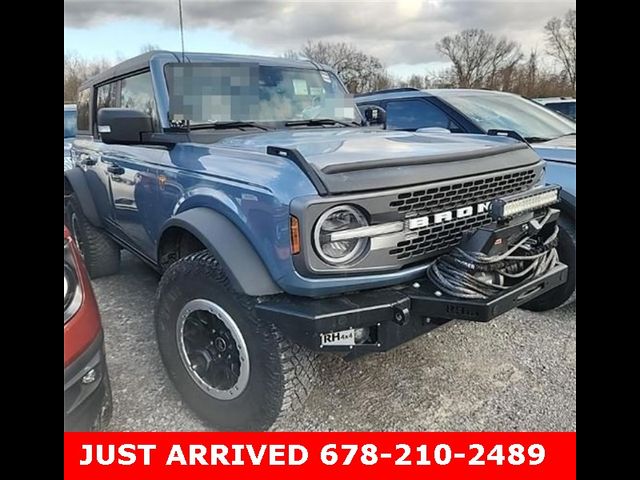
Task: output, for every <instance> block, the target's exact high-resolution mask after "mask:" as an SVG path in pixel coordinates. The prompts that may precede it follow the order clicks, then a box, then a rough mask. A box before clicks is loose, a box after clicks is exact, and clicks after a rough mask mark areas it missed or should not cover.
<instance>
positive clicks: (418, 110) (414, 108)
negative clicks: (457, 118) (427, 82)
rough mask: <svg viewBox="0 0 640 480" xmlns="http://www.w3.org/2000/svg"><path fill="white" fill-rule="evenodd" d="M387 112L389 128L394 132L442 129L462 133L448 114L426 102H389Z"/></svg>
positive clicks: (417, 100)
mask: <svg viewBox="0 0 640 480" xmlns="http://www.w3.org/2000/svg"><path fill="white" fill-rule="evenodd" d="M386 110H387V126H388V128H389V129H392V130H416V129H418V128H425V127H441V128H447V129H449V130H451V131H452V132H454V133H455V132H460V131H461V130H460V127H459V126H458V125H457V124H456V123H455V122H454V121H453V120H451V119H450V118H449V116H448V115H447V114H446V113H444V112H443V111H442V110H440V109H439V108H438V107H436V106H435V105H433V104H432V103H430V102H428V101H426V100H419V99H416V100H394V101H390V102H387V108H386Z"/></svg>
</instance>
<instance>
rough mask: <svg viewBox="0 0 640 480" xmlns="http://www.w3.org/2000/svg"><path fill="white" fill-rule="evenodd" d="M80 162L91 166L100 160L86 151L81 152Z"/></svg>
mask: <svg viewBox="0 0 640 480" xmlns="http://www.w3.org/2000/svg"><path fill="white" fill-rule="evenodd" d="M80 163H81V164H82V165H87V166H91V165H95V164H96V163H98V160H96V159H95V158H91V156H90V155H88V154H86V153H81V154H80Z"/></svg>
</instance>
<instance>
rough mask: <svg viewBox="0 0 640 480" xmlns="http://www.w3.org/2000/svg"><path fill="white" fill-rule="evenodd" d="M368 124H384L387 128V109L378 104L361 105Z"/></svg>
mask: <svg viewBox="0 0 640 480" xmlns="http://www.w3.org/2000/svg"><path fill="white" fill-rule="evenodd" d="M359 108H360V111H361V112H362V115H363V116H364V119H365V121H366V122H367V125H382V126H383V128H387V111H386V110H385V109H384V108H382V107H379V106H377V105H362V106H360V107H359Z"/></svg>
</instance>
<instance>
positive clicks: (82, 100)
mask: <svg viewBox="0 0 640 480" xmlns="http://www.w3.org/2000/svg"><path fill="white" fill-rule="evenodd" d="M90 101H91V89H90V88H85V89H84V90H81V91H80V93H78V131H79V132H88V131H89V104H90Z"/></svg>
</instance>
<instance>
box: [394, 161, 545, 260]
mask: <svg viewBox="0 0 640 480" xmlns="http://www.w3.org/2000/svg"><path fill="white" fill-rule="evenodd" d="M536 179H537V175H536V171H535V170H534V169H531V170H519V171H515V172H510V173H503V174H500V175H496V176H485V177H482V178H471V179H468V180H465V181H460V182H458V183H454V184H449V185H441V186H438V187H434V188H428V187H423V188H416V189H415V190H413V191H410V192H403V193H400V194H398V195H397V196H396V198H395V199H394V200H392V201H391V202H390V203H389V206H390V207H391V208H392V209H394V210H396V211H398V212H401V213H403V214H407V213H410V212H416V213H417V212H419V213H420V214H421V215H430V214H433V213H438V212H445V211H449V210H452V209H455V208H458V207H466V206H472V205H476V204H478V203H481V202H485V201H487V200H493V199H494V198H497V197H501V196H504V195H509V194H511V193H516V192H521V191H523V190H527V189H528V188H530V187H532V186H533V184H534V183H535V181H536ZM490 222H491V218H490V216H489V213H488V212H482V213H476V214H474V215H472V216H470V217H465V218H461V219H458V220H454V221H451V222H447V223H443V224H436V225H432V226H429V227H426V228H424V229H423V230H419V231H416V236H415V238H412V239H406V240H403V241H401V242H398V244H397V245H396V247H395V248H392V249H391V250H389V254H390V255H392V256H395V257H396V258H398V259H399V260H406V259H412V258H414V257H422V256H426V255H433V254H435V253H437V252H440V251H443V250H447V249H449V248H451V247H453V246H455V245H457V244H458V243H459V242H460V240H461V238H462V235H463V234H464V233H465V232H467V231H469V230H472V229H474V228H478V227H481V226H482V225H486V224H488V223H490Z"/></svg>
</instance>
